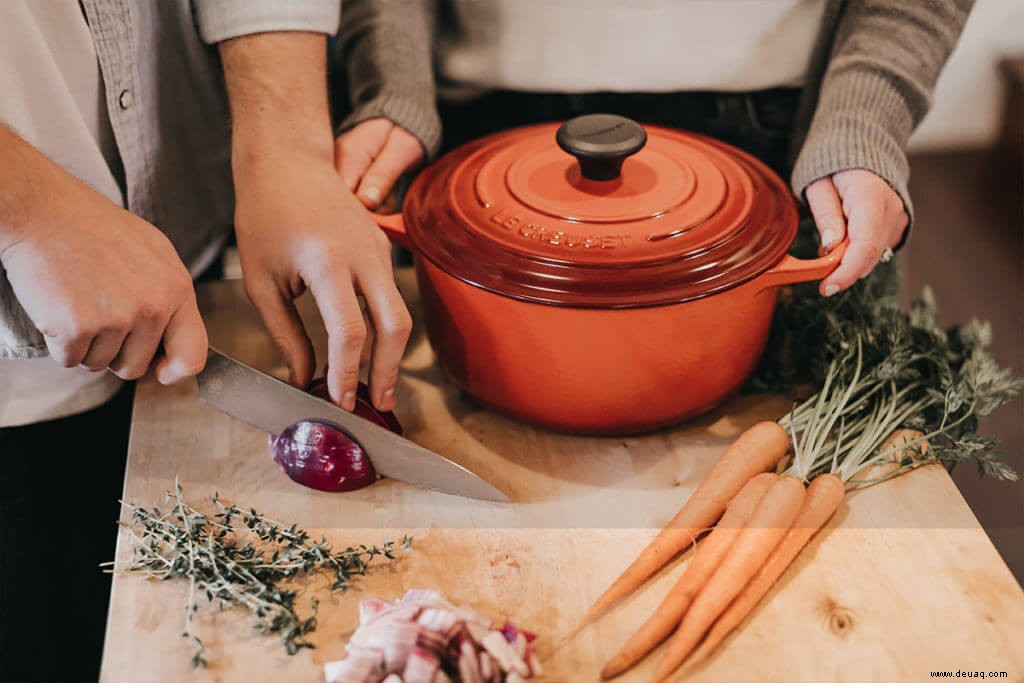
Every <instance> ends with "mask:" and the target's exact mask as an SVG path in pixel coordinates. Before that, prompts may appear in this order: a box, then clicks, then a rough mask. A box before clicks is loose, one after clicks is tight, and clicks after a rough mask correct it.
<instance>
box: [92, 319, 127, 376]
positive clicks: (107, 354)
mask: <svg viewBox="0 0 1024 683" xmlns="http://www.w3.org/2000/svg"><path fill="white" fill-rule="evenodd" d="M127 336H128V331H127V330H126V329H125V328H123V327H117V328H108V329H106V330H103V331H102V332H100V333H99V334H98V335H96V337H95V338H93V340H92V344H90V345H89V350H88V351H87V352H86V354H85V357H84V358H82V365H84V366H85V367H87V368H88V369H90V370H92V371H94V372H95V371H98V370H104V369H106V368H107V367H109V366H110V364H111V363H112V362H113V361H114V359H115V358H117V355H118V354H119V353H120V352H121V346H122V344H124V340H125V337H127Z"/></svg>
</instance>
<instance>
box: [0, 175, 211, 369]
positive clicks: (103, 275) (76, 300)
mask: <svg viewBox="0 0 1024 683" xmlns="http://www.w3.org/2000/svg"><path fill="white" fill-rule="evenodd" d="M40 156H41V155H40ZM44 161H45V163H50V162H48V160H45V159H44ZM23 168H24V167H23ZM46 172H47V176H48V180H49V182H48V184H47V187H48V189H49V192H48V197H47V199H46V200H45V201H43V202H40V203H39V204H38V205H37V206H36V207H35V209H34V210H32V211H30V214H31V219H29V220H26V221H25V222H24V223H23V224H22V225H21V226H20V229H19V230H18V232H17V236H16V237H14V238H12V239H8V240H5V241H4V243H3V244H0V264H2V265H3V267H4V269H5V270H6V271H7V279H8V281H9V282H10V283H11V286H12V288H13V289H14V294H15V296H16V297H17V298H18V301H19V303H21V305H22V307H23V308H24V309H25V311H26V313H28V315H29V317H30V318H31V320H32V322H33V323H34V324H35V326H36V328H37V329H38V330H39V331H40V332H41V333H42V334H43V338H44V339H45V340H46V347H47V349H48V350H49V352H50V355H51V356H52V357H53V358H54V359H55V360H56V361H57V362H58V363H60V364H62V365H64V366H65V367H74V366H76V365H82V366H85V367H87V368H89V369H90V370H94V371H98V370H103V369H106V368H109V369H110V370H111V371H112V372H113V373H114V374H115V375H117V376H118V377H120V378H122V379H126V380H130V379H137V378H139V377H141V376H142V375H144V374H145V373H146V371H147V370H148V369H149V367H150V364H151V363H152V361H153V359H154V357H155V356H156V355H157V354H158V351H159V348H160V343H161V340H162V341H163V355H162V357H161V358H160V359H159V360H158V361H157V363H156V365H155V367H154V373H155V376H156V379H157V381H159V382H160V383H162V384H172V383H174V382H177V381H179V380H182V379H184V378H186V377H190V376H192V375H195V374H196V373H197V372H199V371H200V370H201V369H202V368H203V365H204V364H205V362H206V352H207V337H206V329H205V327H204V326H203V321H202V318H201V317H200V315H199V308H198V306H197V304H196V297H195V290H194V289H193V286H192V279H191V277H190V276H189V273H188V271H187V270H186V269H185V266H184V264H182V262H181V260H180V259H179V258H178V255H177V253H176V252H175V250H174V247H173V246H172V245H171V243H170V241H169V240H168V239H167V237H166V236H164V234H163V233H161V232H160V231H159V230H157V229H156V228H155V227H153V226H152V225H150V224H149V223H147V222H146V221H144V220H142V219H141V218H139V217H137V216H135V215H133V214H131V213H129V212H128V211H125V210H123V209H122V208H121V207H119V206H116V205H115V204H113V203H111V202H110V201H109V200H108V199H107V198H106V197H104V196H102V195H100V194H99V193H97V192H95V191H94V190H92V189H91V188H89V187H87V186H85V185H83V184H82V183H80V182H79V181H78V180H77V179H75V178H73V177H72V176H70V175H69V174H67V173H65V172H64V171H63V170H62V169H59V168H57V167H56V166H54V167H53V168H51V169H47V171H46Z"/></svg>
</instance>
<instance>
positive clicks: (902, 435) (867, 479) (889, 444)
mask: <svg viewBox="0 0 1024 683" xmlns="http://www.w3.org/2000/svg"><path fill="white" fill-rule="evenodd" d="M923 436H924V434H922V433H921V432H919V431H917V430H916V429H897V430H895V431H894V432H893V433H892V434H890V435H889V436H887V437H886V438H885V441H883V442H882V443H881V444H880V445H879V446H878V452H879V453H887V452H888V451H893V453H892V455H891V457H890V458H889V460H887V461H885V462H882V463H878V464H875V465H868V466H867V467H864V468H862V469H861V470H860V471H858V472H857V473H856V474H855V475H853V477H851V478H850V479H848V480H847V484H850V485H851V486H855V485H857V484H870V483H872V482H878V481H882V480H883V479H885V478H886V477H891V476H893V475H894V474H897V473H898V472H899V471H900V469H902V467H903V462H904V460H905V459H906V458H908V457H909V458H910V459H911V460H912V463H915V464H916V462H918V461H922V460H927V455H928V453H929V451H930V450H931V444H929V443H928V442H927V441H918V439H920V438H921V437H923ZM910 442H916V444H917V445H916V447H911V448H912V449H913V450H902V451H898V450H896V449H897V448H901V447H906V445H907V444H908V443H910ZM918 453H920V455H921V456H922V457H921V458H918V457H916V456H917V455H918Z"/></svg>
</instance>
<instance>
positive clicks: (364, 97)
mask: <svg viewBox="0 0 1024 683" xmlns="http://www.w3.org/2000/svg"><path fill="white" fill-rule="evenodd" d="M435 11H436V7H435V5H434V2H433V0H345V2H344V3H343V5H342V12H341V32H340V39H339V41H338V44H337V48H336V52H335V57H336V59H338V60H339V64H340V66H339V68H341V69H344V73H345V75H346V80H347V82H348V88H349V99H350V103H351V107H352V109H351V113H350V114H349V115H348V116H347V117H346V118H345V120H344V121H342V123H341V126H340V127H339V130H338V132H341V131H344V130H347V129H349V128H351V127H353V126H355V125H356V124H358V123H362V122H363V121H366V120H368V119H372V118H387V119H390V120H391V121H392V122H394V123H395V125H398V126H401V127H402V128H404V129H405V130H407V131H408V132H410V133H412V134H413V135H414V136H415V137H416V138H417V139H418V140H419V141H420V144H422V145H423V149H424V153H425V155H426V158H427V159H432V158H433V157H434V156H435V155H436V154H437V151H438V149H439V148H440V146H441V121H440V117H439V116H438V113H437V104H436V102H435V99H434V93H435V88H434V74H433V66H432V60H431V57H432V49H433V33H434V22H435Z"/></svg>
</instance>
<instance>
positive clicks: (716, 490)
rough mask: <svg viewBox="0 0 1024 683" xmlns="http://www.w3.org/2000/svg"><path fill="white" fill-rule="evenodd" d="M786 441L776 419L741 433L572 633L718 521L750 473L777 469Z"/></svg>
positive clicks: (602, 612) (786, 436) (599, 614)
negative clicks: (726, 505) (677, 510)
mask: <svg viewBox="0 0 1024 683" xmlns="http://www.w3.org/2000/svg"><path fill="white" fill-rule="evenodd" d="M788 445H789V437H788V435H787V434H786V431H785V430H784V429H783V428H782V427H780V426H779V424H778V423H777V422H759V423H758V424H756V425H754V426H753V427H751V428H750V429H748V430H747V431H745V432H743V434H741V435H740V437H739V438H738V439H736V441H734V442H733V444H732V445H731V446H729V448H728V450H726V452H725V454H724V455H723V456H722V457H721V458H720V459H719V461H718V462H717V463H715V466H714V467H712V468H711V471H710V472H709V473H708V475H707V477H705V479H704V481H702V482H701V483H700V486H698V487H697V490H696V491H695V492H694V494H693V495H692V496H691V497H690V499H689V500H688V501H686V504H685V505H684V506H683V508H682V509H681V510H680V511H679V512H678V513H677V514H676V516H675V517H673V518H672V520H671V521H670V522H669V523H668V525H667V526H666V527H665V528H664V529H662V530H661V533H659V534H658V535H657V536H656V537H655V539H654V540H653V541H651V544H650V545H648V546H647V547H646V548H644V550H643V551H642V552H641V553H640V556H639V557H637V558H636V559H635V560H634V561H633V564H631V565H629V567H627V568H626V570H625V571H624V572H623V573H622V574H621V575H620V576H619V578H617V579H616V580H615V582H614V583H612V585H611V586H609V587H608V589H607V590H605V592H604V593H603V594H602V595H601V596H600V597H599V598H598V599H597V601H596V602H595V603H594V604H593V606H591V608H590V609H589V610H587V613H586V614H585V615H584V616H583V619H582V620H581V622H580V625H579V626H578V627H577V628H576V629H575V631H574V633H575V632H577V631H579V630H580V629H581V628H583V627H584V626H586V625H587V624H588V623H590V622H591V621H594V620H595V619H597V618H598V617H600V616H601V615H603V614H604V613H605V612H606V611H607V610H608V609H609V608H611V607H612V606H613V605H614V604H616V603H617V602H619V601H620V600H621V599H622V598H624V597H626V596H627V595H629V594H630V593H632V592H633V591H634V590H636V589H637V588H638V587H639V586H640V585H641V584H642V583H643V582H644V581H646V580H647V579H649V578H650V577H651V576H652V575H654V573H655V572H657V571H658V570H659V569H661V568H662V567H664V566H665V565H666V564H668V562H669V561H670V560H671V559H672V558H673V557H675V556H676V555H677V554H678V553H679V552H680V551H682V550H685V549H686V548H687V547H689V546H690V545H692V544H693V543H694V541H696V539H697V537H698V536H699V535H701V534H702V533H704V532H705V531H707V530H708V528H709V527H711V526H712V525H713V524H714V523H715V522H716V521H718V518H719V517H721V516H722V512H723V510H725V504H726V503H727V502H728V501H729V500H731V499H732V498H733V496H735V495H736V494H737V493H738V492H739V490H740V489H741V488H743V485H744V484H746V483H747V482H748V481H749V480H750V478H751V477H753V476H754V475H755V474H758V473H760V472H765V471H767V470H770V469H772V468H774V467H775V465H776V464H777V463H778V462H779V460H781V459H782V456H783V455H785V454H786V448H787V447H788Z"/></svg>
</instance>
